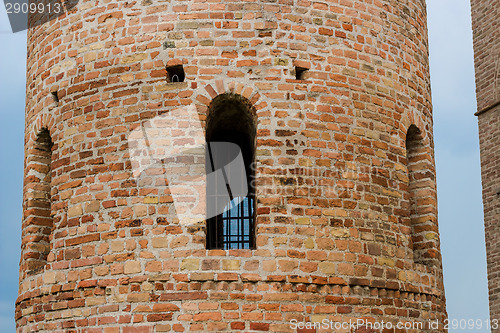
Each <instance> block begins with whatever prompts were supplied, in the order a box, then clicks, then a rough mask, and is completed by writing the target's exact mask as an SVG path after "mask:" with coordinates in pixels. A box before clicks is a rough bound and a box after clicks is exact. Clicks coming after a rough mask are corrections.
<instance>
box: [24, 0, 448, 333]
mask: <svg viewBox="0 0 500 333" xmlns="http://www.w3.org/2000/svg"><path fill="white" fill-rule="evenodd" d="M180 64H182V65H183V68H184V71H185V75H186V79H185V81H184V82H177V83H176V82H168V80H167V71H166V69H165V68H166V66H173V65H180ZM295 67H301V68H305V69H307V71H306V72H304V73H303V74H302V75H303V76H302V79H297V78H296V75H295V74H296V73H295ZM27 68H28V73H27V87H28V89H27V108H26V124H27V126H26V140H25V146H26V154H27V156H28V157H27V159H26V181H25V191H24V196H25V198H24V200H25V202H30V200H33V193H34V192H32V191H30V190H29V189H30V188H31V187H30V186H32V185H33V180H32V179H30V178H29V175H30V173H29V170H31V168H32V164H33V163H31V160H30V158H29V156H31V155H30V151H31V150H32V149H33V148H34V146H35V145H36V138H37V134H38V133H40V131H42V130H43V129H45V128H46V129H47V131H48V132H49V133H50V136H51V140H52V142H53V144H54V145H53V147H52V152H51V158H52V163H51V164H50V171H51V177H50V187H51V191H50V198H51V207H50V211H51V215H50V216H51V219H52V220H51V224H52V225H51V232H50V236H49V240H48V242H49V244H50V252H49V253H48V254H47V256H46V258H43V257H42V258H35V259H37V260H38V261H37V265H38V266H40V267H41V268H40V269H37V270H30V269H27V268H26V267H27V262H28V261H29V260H30V258H31V257H30V256H29V255H28V252H27V251H25V250H24V249H25V248H26V247H29V246H30V244H31V242H33V241H34V240H32V239H30V238H29V237H25V235H29V234H30V226H31V225H33V223H32V222H30V220H29V219H28V218H27V217H25V220H24V223H23V252H22V260H21V265H20V267H21V269H20V289H19V298H18V300H17V304H16V320H17V328H18V332H36V331H44V332H45V331H54V332H61V331H67V332H168V331H176V332H180V331H201V332H207V331H246V332H248V331H255V332H261V331H273V332H291V331H292V329H291V328H290V326H289V321H290V320H291V319H296V320H298V321H315V322H319V321H321V320H323V319H325V318H326V319H330V320H333V321H348V320H349V319H357V318H361V317H363V318H367V319H369V320H372V321H382V320H384V321H388V320H389V321H392V322H394V323H396V322H397V321H401V320H402V321H427V320H434V319H437V320H439V321H440V322H441V324H442V322H443V320H444V318H445V316H446V311H445V298H444V290H443V282H442V268H441V257H440V250H439V236H438V232H437V204H436V184H435V169H434V151H433V134H432V112H431V111H432V107H431V97H430V80H429V64H428V42H427V27H426V13H425V2H424V1H423V0H405V1H389V0H381V1H333V2H310V1H280V2H229V3H226V2H203V3H197V2H180V3H174V2H163V1H148V0H145V1H142V2H122V1H118V2H104V1H92V2H91V1H85V0H81V1H80V3H79V4H78V6H77V7H75V9H73V10H72V11H70V12H69V13H68V14H67V15H64V16H61V17H59V18H57V19H55V20H53V21H51V22H49V23H47V24H45V25H42V26H39V27H33V28H31V29H29V33H28V66H27ZM53 92H57V96H58V98H59V103H57V104H56V103H55V102H54V99H53V94H52V93H53ZM219 99H227V100H237V101H239V102H241V103H242V104H244V105H247V106H248V109H249V110H250V112H251V113H252V116H253V117H254V118H255V121H256V125H257V126H256V127H257V134H256V140H255V145H256V158H255V174H256V178H257V179H256V199H257V220H256V248H255V249H252V250H206V249H205V232H206V230H205V222H204V221H202V222H199V223H196V224H193V225H188V226H186V225H182V224H181V223H179V221H178V220H176V219H175V216H174V214H172V212H173V210H174V205H173V203H172V202H173V198H172V194H171V193H170V191H169V190H168V188H166V187H165V186H164V183H165V180H164V177H163V175H162V174H161V170H148V172H145V173H144V174H143V175H141V177H139V178H136V177H134V175H133V170H132V164H131V160H130V150H129V148H130V147H129V145H128V141H127V139H128V136H129V134H130V133H131V132H132V131H133V130H135V129H137V128H138V127H139V126H141V124H142V123H144V122H145V121H148V120H150V119H153V118H154V117H156V116H158V115H161V114H164V113H165V112H170V111H172V110H174V109H176V108H179V107H183V106H190V105H195V106H196V110H197V112H198V114H199V118H200V119H201V120H202V123H203V126H204V125H205V120H206V119H207V118H209V117H210V112H211V110H213V104H214V102H215V101H219ZM412 125H413V126H414V127H416V128H418V130H419V133H420V134H419V135H420V136H419V140H417V141H418V142H417V141H415V142H416V145H419V146H417V147H416V146H412V151H413V152H412V153H410V154H409V155H408V156H407V132H408V130H409V128H410V127H411V126H412ZM408 169H410V170H408ZM158 172H159V173H158ZM412 182H416V184H414V183H412ZM34 225H36V223H35V224H34ZM361 331H369V330H364V329H360V330H359V332H361ZM390 331H391V332H396V330H395V329H394V330H390ZM425 331H428V332H434V331H435V332H442V331H443V329H442V326H440V327H439V328H438V329H435V330H430V329H429V330H425ZM388 332H389V331H388Z"/></svg>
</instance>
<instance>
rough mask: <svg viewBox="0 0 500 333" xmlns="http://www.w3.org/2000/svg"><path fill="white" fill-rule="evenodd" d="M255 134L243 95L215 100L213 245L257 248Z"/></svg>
mask: <svg viewBox="0 0 500 333" xmlns="http://www.w3.org/2000/svg"><path fill="white" fill-rule="evenodd" d="M255 136H256V127H255V122H254V118H253V116H252V113H251V109H250V105H249V103H248V102H247V101H246V100H245V99H244V98H243V97H241V96H239V95H232V94H224V95H220V96H218V97H216V98H215V99H214V100H213V101H212V104H211V107H210V109H209V117H208V119H207V128H206V141H207V145H206V170H207V189H206V191H207V192H206V193H207V222H206V227H207V234H206V236H207V239H206V247H207V249H251V248H254V247H255V189H254V186H253V184H254V172H253V169H252V167H251V165H252V163H253V160H254V155H255ZM240 153H241V154H240ZM238 161H240V162H241V163H240V164H238Z"/></svg>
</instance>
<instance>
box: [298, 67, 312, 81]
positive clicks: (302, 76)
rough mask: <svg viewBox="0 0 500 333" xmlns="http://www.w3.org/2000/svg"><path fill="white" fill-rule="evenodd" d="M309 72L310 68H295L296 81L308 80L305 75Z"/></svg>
mask: <svg viewBox="0 0 500 333" xmlns="http://www.w3.org/2000/svg"><path fill="white" fill-rule="evenodd" d="M308 70H309V68H305V67H299V66H295V79H297V80H305V79H306V77H305V74H306V73H307V71H308Z"/></svg>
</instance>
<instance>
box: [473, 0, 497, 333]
mask: <svg viewBox="0 0 500 333" xmlns="http://www.w3.org/2000/svg"><path fill="white" fill-rule="evenodd" d="M471 4H472V30H473V33H474V34H473V35H474V61H475V67H476V95H477V112H476V116H477V117H478V122H479V143H480V151H481V174H482V184H483V205H484V227H485V231H486V260H487V264H488V288H489V298H490V318H491V319H498V318H500V297H499V296H500V294H499V287H500V261H499V256H500V232H499V229H498V223H499V222H500V8H499V6H500V2H499V1H498V0H471ZM492 332H500V329H497V330H495V329H492Z"/></svg>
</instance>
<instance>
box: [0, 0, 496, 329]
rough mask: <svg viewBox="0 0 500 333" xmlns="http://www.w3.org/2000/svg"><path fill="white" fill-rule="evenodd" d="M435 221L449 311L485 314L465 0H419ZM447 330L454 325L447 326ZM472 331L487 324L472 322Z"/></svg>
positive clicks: (11, 240) (19, 122)
mask: <svg viewBox="0 0 500 333" xmlns="http://www.w3.org/2000/svg"><path fill="white" fill-rule="evenodd" d="M427 6H428V14H429V35H430V47H431V50H430V52H431V53H430V60H431V80H432V91H433V103H434V136H435V150H436V164H437V179H438V203H439V225H440V233H441V249H442V252H443V265H444V277H445V288H446V297H447V310H448V314H449V317H450V319H483V320H486V319H488V317H489V315H488V300H487V297H488V294H487V280H486V254H485V247H484V232H483V213H482V202H481V176H480V166H479V139H478V132H477V119H476V117H475V116H474V112H475V110H476V102H475V92H474V91H475V86H474V67H473V51H472V32H471V23H470V5H469V0H427ZM9 31H10V27H9V25H8V21H7V17H6V14H5V9H4V8H3V7H2V8H1V9H0V45H1V49H0V101H1V105H2V107H1V108H0V126H2V127H1V129H0V156H2V159H1V163H0V184H1V186H2V191H0V264H1V266H0V267H1V269H2V272H1V273H0V333H13V332H14V331H15V329H14V328H15V325H14V302H15V299H16V296H17V287H18V264H19V255H20V243H21V205H22V175H23V141H24V134H23V133H24V102H25V59H26V32H19V33H16V34H12V33H9ZM450 332H458V331H453V330H450ZM475 332H490V331H489V330H486V329H483V330H475Z"/></svg>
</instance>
